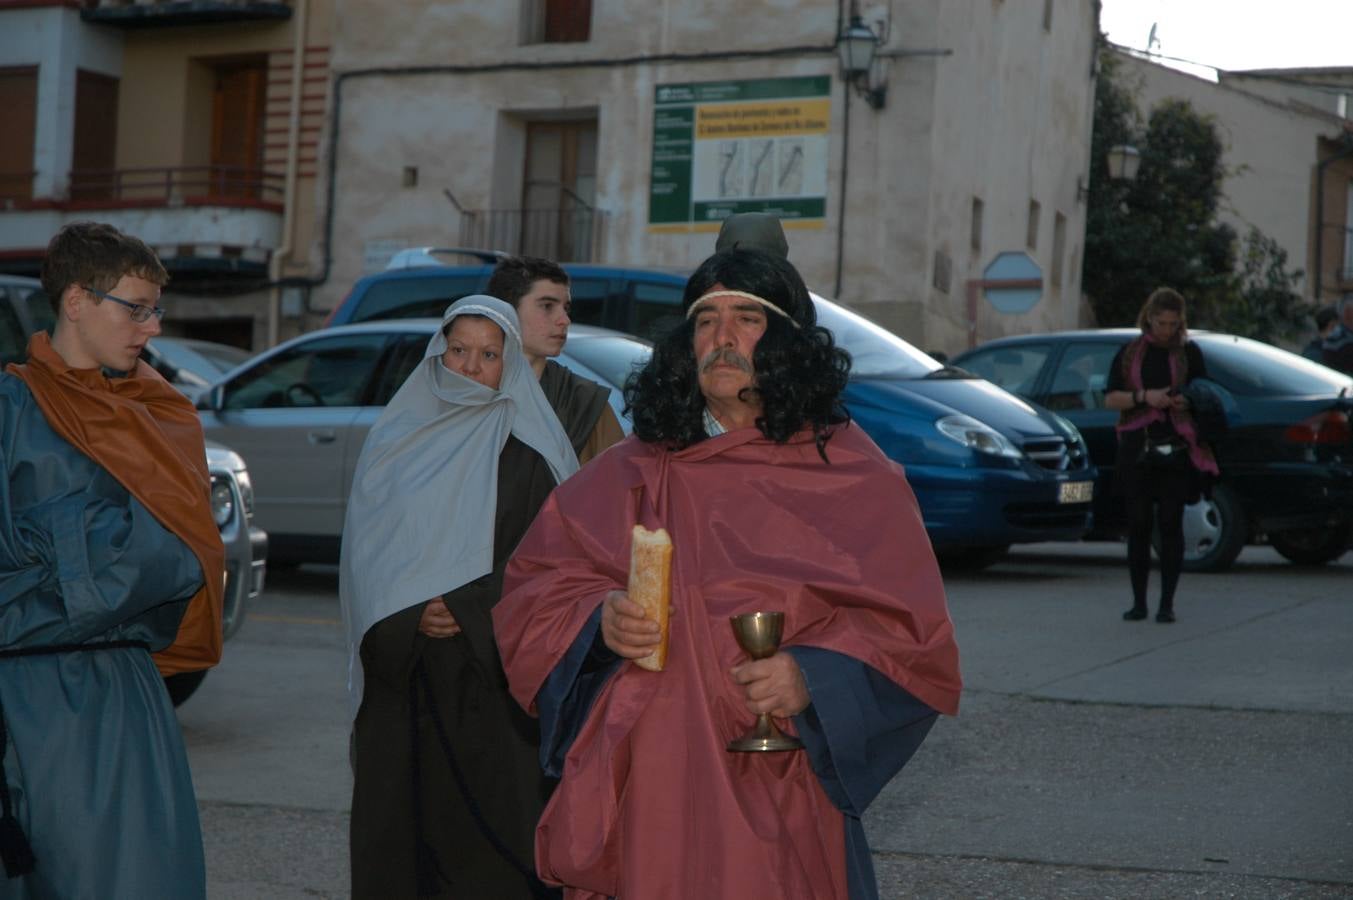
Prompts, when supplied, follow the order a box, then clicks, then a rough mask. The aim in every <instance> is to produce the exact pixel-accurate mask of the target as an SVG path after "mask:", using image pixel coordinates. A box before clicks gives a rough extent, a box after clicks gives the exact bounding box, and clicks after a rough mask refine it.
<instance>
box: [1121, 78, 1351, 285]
mask: <svg viewBox="0 0 1353 900" xmlns="http://www.w3.org/2000/svg"><path fill="white" fill-rule="evenodd" d="M1118 56H1119V59H1120V60H1121V61H1122V66H1121V70H1122V72H1123V77H1124V79H1125V83H1126V85H1127V86H1128V87H1129V88H1130V89H1132V90H1133V92H1134V93H1135V94H1136V97H1137V103H1138V106H1139V107H1140V108H1141V111H1142V113H1143V115H1146V114H1147V113H1148V112H1149V110H1150V109H1151V107H1153V106H1155V105H1156V104H1157V103H1159V102H1160V101H1161V100H1164V99H1166V98H1181V99H1184V100H1187V101H1189V103H1190V104H1192V106H1193V108H1194V109H1195V110H1197V111H1198V112H1200V113H1203V114H1205V115H1209V116H1211V117H1212V119H1213V121H1214V122H1215V124H1216V127H1217V130H1218V133H1219V135H1220V137H1221V141H1222V145H1223V148H1224V156H1223V163H1224V165H1225V167H1226V169H1227V173H1228V174H1227V178H1226V181H1225V183H1224V184H1223V185H1222V191H1223V194H1224V196H1225V199H1224V201H1223V204H1222V209H1221V211H1220V216H1221V218H1222V219H1223V220H1224V221H1226V222H1227V223H1229V224H1230V225H1231V226H1232V227H1234V228H1235V229H1236V231H1237V233H1239V234H1240V235H1241V236H1242V237H1243V236H1244V235H1245V234H1246V233H1247V232H1248V231H1249V229H1250V227H1251V226H1254V227H1257V228H1258V229H1259V230H1260V231H1262V232H1264V233H1265V234H1267V235H1268V236H1270V237H1272V238H1273V239H1275V240H1276V241H1277V242H1278V243H1279V244H1280V245H1281V246H1282V247H1283V249H1284V250H1286V251H1287V254H1288V265H1289V267H1290V268H1296V269H1301V270H1302V271H1303V272H1304V273H1305V278H1304V279H1303V281H1302V285H1301V288H1302V291H1303V293H1304V295H1305V297H1306V299H1308V300H1310V301H1312V302H1317V301H1318V302H1320V303H1334V302H1336V301H1337V300H1339V299H1340V298H1341V297H1343V296H1347V295H1353V119H1350V117H1351V116H1353V68H1336V69H1265V70H1254V71H1244V72H1218V73H1217V75H1218V79H1217V81H1211V80H1208V79H1206V78H1199V77H1197V76H1194V75H1191V74H1188V73H1185V72H1181V71H1178V70H1176V69H1173V68H1169V67H1167V66H1163V65H1160V64H1159V63H1156V62H1154V61H1152V60H1151V59H1149V58H1143V57H1141V56H1140V55H1138V54H1135V53H1126V52H1119V54H1118Z"/></svg>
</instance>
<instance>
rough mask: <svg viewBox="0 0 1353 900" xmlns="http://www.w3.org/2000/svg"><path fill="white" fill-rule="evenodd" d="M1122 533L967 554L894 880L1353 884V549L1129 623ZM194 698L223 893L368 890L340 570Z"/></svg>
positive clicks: (305, 594)
mask: <svg viewBox="0 0 1353 900" xmlns="http://www.w3.org/2000/svg"><path fill="white" fill-rule="evenodd" d="M1122 555H1123V553H1122V547H1121V545H1113V544H1049V545H1034V546H1031V547H1026V548H1017V549H1016V550H1015V551H1014V552H1013V553H1012V554H1011V556H1010V558H1009V559H1008V560H1007V561H1005V562H1002V563H999V564H997V565H996V566H993V567H992V568H990V569H987V570H985V571H983V572H980V573H969V574H964V573H954V572H950V573H946V578H945V583H946V589H947V591H948V595H949V603H950V609H951V613H952V615H953V618H954V621H955V627H956V629H957V633H958V639H959V645H960V650H961V654H962V664H963V673H964V679H965V690H964V696H963V706H962V709H961V711H960V714H959V716H957V717H956V718H952V719H944V720H941V721H940V723H939V724H938V725H937V726H936V727H935V729H934V730H933V731H932V732H931V736H930V738H929V739H928V740H927V742H926V744H925V745H924V746H923V747H922V748H921V750H920V751H919V753H918V754H917V756H916V757H915V758H914V759H913V760H912V762H911V764H910V765H909V766H908V767H907V768H906V770H904V771H903V773H902V774H901V775H899V776H898V777H897V778H896V779H894V780H893V782H892V783H891V784H890V785H889V786H888V787H887V788H886V789H885V791H884V792H883V793H882V794H881V795H880V797H879V798H878V800H877V801H876V802H875V804H874V806H873V808H872V809H871V810H870V812H869V814H868V816H867V817H866V828H867V831H868V833H869V837H870V842H871V846H872V847H873V850H874V862H875V866H876V869H877V872H878V876H879V885H880V894H881V896H882V897H884V898H903V897H941V898H948V897H955V898H959V897H961V898H1025V897H1027V898H1045V897H1046V898H1080V897H1085V898H1091V897H1095V898H1098V897H1115V898H1116V897H1123V898H1174V897H1234V898H1265V900H1267V898H1288V897H1292V898H1297V897H1301V898H1305V897H1311V898H1327V897H1328V898H1332V897H1353V752H1351V751H1350V748H1353V646H1351V645H1353V590H1351V589H1350V588H1353V578H1350V577H1349V576H1350V575H1353V553H1349V554H1346V555H1345V557H1344V558H1343V560H1341V561H1340V562H1339V563H1337V564H1334V565H1331V566H1325V567H1320V568H1313V569H1303V568H1298V567H1294V566H1291V565H1289V564H1287V563H1286V562H1284V561H1283V560H1281V558H1280V557H1278V556H1277V554H1276V553H1274V552H1273V551H1271V550H1269V549H1267V548H1250V549H1247V550H1246V551H1245V552H1244V553H1243V554H1242V555H1241V557H1240V559H1239V560H1238V562H1237V565H1236V567H1235V568H1234V569H1233V570H1232V571H1230V572H1228V573H1225V574H1220V575H1194V574H1185V575H1184V578H1183V581H1182V583H1181V587H1180V592H1179V597H1178V600H1177V604H1176V606H1177V611H1178V613H1179V621H1178V622H1177V623H1175V624H1173V625H1163V624H1157V623H1155V622H1154V621H1151V620H1149V619H1148V620H1147V621H1145V622H1132V623H1129V622H1124V621H1122V620H1121V618H1120V617H1119V615H1120V613H1121V612H1122V610H1123V609H1126V608H1127V606H1128V605H1130V599H1129V593H1128V588H1127V573H1126V570H1125V568H1124V566H1123V564H1122ZM260 599H261V602H260V603H258V604H257V606H256V608H255V609H254V610H252V611H251V617H250V619H249V620H248V621H247V622H246V624H245V626H244V628H243V629H242V630H241V632H240V634H239V635H238V636H237V637H236V638H235V639H234V640H233V641H232V642H230V643H229V644H228V645H227V647H226V659H225V661H224V662H223V664H222V665H221V666H220V667H219V668H218V669H217V670H216V671H214V672H213V673H212V674H211V675H210V676H209V677H208V679H207V680H206V682H205V683H204V684H203V687H202V688H201V690H200V691H199V693H198V695H197V696H195V697H193V698H192V699H191V700H189V702H188V703H187V704H185V705H184V706H183V707H182V708H181V709H180V721H181V722H182V723H183V726H184V731H185V735H186V736H187V740H188V745H189V752H190V756H191V758H192V763H193V771H194V780H195V782H196V784H197V788H198V795H199V805H200V808H201V810H202V816H203V828H204V835H205V839H206V843H207V862H208V871H209V879H210V884H209V886H210V896H212V897H213V898H229V900H236V898H241V900H242V898H278V900H283V898H292V897H295V898H301V897H344V896H347V889H346V886H347V846H346V829H347V809H348V798H349V793H350V791H351V781H350V775H349V772H348V766H347V722H348V714H347V705H346V694H345V691H344V689H343V678H342V675H343V668H344V665H345V661H344V656H343V650H342V633H341V627H340V625H339V621H338V607H337V597H336V577H335V575H334V572H333V570H332V569H327V568H311V567H305V568H303V569H301V570H299V571H293V572H285V573H275V574H273V575H272V576H271V584H270V585H269V588H268V590H267V591H265V594H264V596H263V597H262V598H260Z"/></svg>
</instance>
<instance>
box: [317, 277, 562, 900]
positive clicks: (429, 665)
mask: <svg viewBox="0 0 1353 900" xmlns="http://www.w3.org/2000/svg"><path fill="white" fill-rule="evenodd" d="M577 468H578V460H577V457H576V455H575V454H574V451H573V448H572V446H571V445H570V443H569V440H568V437H567V435H566V434H565V433H564V430H563V428H562V426H561V425H560V424H559V420H558V419H557V418H556V416H555V414H554V412H553V410H551V408H550V406H549V403H548V402H547V401H546V399H545V395H544V394H543V393H541V390H540V386H539V384H538V383H537V381H536V379H535V377H534V376H533V374H532V372H531V369H530V366H529V364H528V363H527V361H526V358H525V356H524V355H523V354H522V348H521V332H520V328H519V325H518V322H517V316H516V313H515V312H514V311H513V309H512V307H511V306H509V305H508V304H506V303H503V302H502V301H500V300H496V299H494V298H492V297H486V296H482V295H475V296H470V297H465V298H462V299H461V300H458V301H456V302H455V303H454V304H452V305H451V307H450V308H449V309H447V311H446V315H445V316H444V318H443V320H442V328H441V330H440V331H439V332H438V333H437V334H436V335H435V336H434V337H433V338H432V340H431V341H430V342H429V343H428V349H427V352H426V353H425V355H424V358H423V361H422V362H421V363H419V365H418V367H417V368H416V369H415V370H414V371H413V373H412V374H411V375H410V376H409V378H408V380H407V381H406V382H405V383H404V385H403V387H401V388H400V390H399V392H398V393H397V394H395V396H394V399H392V400H391V402H390V405H389V406H388V407H386V410H385V412H384V413H383V414H382V415H381V417H380V419H379V420H377V422H376V424H375V426H373V427H372V429H371V433H370V434H369V435H368V436H367V440H366V444H365V445H364V446H363V448H362V455H361V458H360V460H359V461H358V464H357V472H356V475H355V477H354V480H353V488H352V496H351V497H350V498H349V501H348V514H347V521H346V523H345V525H344V528H343V554H342V563H341V573H340V582H339V594H340V597H341V600H342V605H343V616H344V622H345V624H346V626H347V634H348V650H349V680H348V687H349V692H350V693H351V695H352V699H353V705H354V709H355V711H356V718H355V721H354V724H353V775H354V786H353V800H352V825H351V858H352V895H353V897H355V898H362V897H413V896H438V895H447V896H451V895H454V896H456V897H495V898H514V897H522V898H535V897H546V896H551V894H550V893H549V892H548V891H547V890H546V889H545V888H544V886H543V885H541V884H540V882H539V881H538V880H537V879H536V878H535V873H534V866H533V862H534V852H533V846H534V832H535V824H536V821H537V819H538V818H539V816H540V812H541V810H543V808H544V804H545V801H546V800H547V799H548V795H549V790H550V787H551V785H550V784H549V783H548V782H547V781H546V779H545V778H544V776H543V775H542V774H541V771H540V764H539V760H538V745H539V733H538V726H537V723H536V720H534V719H532V718H530V717H528V716H526V715H525V714H524V713H522V711H521V709H520V707H518V706H517V704H516V703H514V702H513V701H512V699H511V697H510V696H509V694H508V691H507V682H506V679H505V678H504V676H503V671H502V664H501V662H500V661H499V659H498V652H497V648H496V646H495V645H494V642H493V627H492V621H491V618H490V615H489V613H490V610H491V609H492V607H493V605H494V604H495V603H497V601H498V598H499V595H500V589H501V585H502V574H503V568H504V566H505V565H506V563H507V558H508V555H509V554H510V553H511V552H512V549H513V548H514V547H515V546H516V544H517V541H518V540H519V539H520V538H521V536H522V534H523V533H524V532H525V531H526V528H527V526H528V525H530V523H531V520H532V519H533V518H534V517H535V514H536V511H537V510H538V509H539V508H540V505H541V504H542V503H543V502H544V500H545V498H546V496H547V495H548V494H549V492H550V491H551V490H552V489H553V487H554V486H555V485H556V484H557V483H559V482H560V481H562V480H563V479H565V478H567V477H568V476H569V475H571V474H572V473H573V472H574V471H576V470H577Z"/></svg>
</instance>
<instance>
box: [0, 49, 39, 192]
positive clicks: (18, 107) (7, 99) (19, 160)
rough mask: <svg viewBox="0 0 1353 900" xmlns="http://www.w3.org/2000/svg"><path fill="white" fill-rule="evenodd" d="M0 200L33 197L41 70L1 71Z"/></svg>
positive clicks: (19, 67)
mask: <svg viewBox="0 0 1353 900" xmlns="http://www.w3.org/2000/svg"><path fill="white" fill-rule="evenodd" d="M0 109H3V110H4V111H5V124H4V127H3V128H0V200H27V199H29V198H31V197H32V196H33V135H34V134H35V132H36V131H37V124H38V67H37V66H13V67H6V68H0Z"/></svg>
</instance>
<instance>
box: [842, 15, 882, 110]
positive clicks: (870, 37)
mask: <svg viewBox="0 0 1353 900" xmlns="http://www.w3.org/2000/svg"><path fill="white" fill-rule="evenodd" d="M878 48H879V37H878V35H877V34H875V33H874V32H873V30H872V29H871V28H870V27H869V26H868V25H866V24H864V20H863V19H861V18H860V17H859V16H851V17H850V24H849V25H847V26H846V30H845V31H843V32H841V34H840V35H838V36H837V38H836V55H837V57H838V58H839V59H840V60H841V77H842V78H843V79H844V80H845V81H847V82H849V83H850V84H852V85H854V87H855V92H856V93H858V94H859V95H860V96H861V97H863V98H864V99H865V101H866V102H867V103H868V104H869V106H870V107H871V108H873V109H882V108H883V104H884V102H885V101H886V99H887V94H888V87H887V85H880V86H878V87H873V86H871V85H870V83H869V75H870V71H871V70H872V69H873V67H874V58H875V56H876V55H877V54H878Z"/></svg>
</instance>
